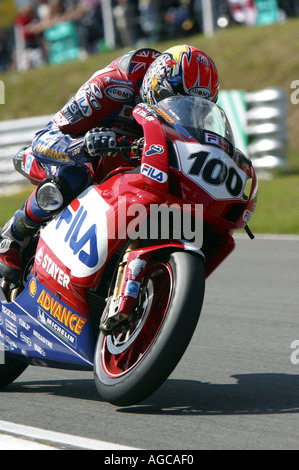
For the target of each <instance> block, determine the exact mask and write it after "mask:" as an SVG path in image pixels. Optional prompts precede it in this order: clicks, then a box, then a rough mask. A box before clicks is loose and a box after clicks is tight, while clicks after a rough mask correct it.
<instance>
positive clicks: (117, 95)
mask: <svg viewBox="0 0 299 470" xmlns="http://www.w3.org/2000/svg"><path fill="white" fill-rule="evenodd" d="M105 94H106V95H107V96H108V98H111V99H112V100H115V101H130V100H132V99H133V98H134V96H135V92H134V90H133V89H132V88H130V87H128V86H125V85H109V86H108V87H107V88H106V89H105Z"/></svg>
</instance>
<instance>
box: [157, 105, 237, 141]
mask: <svg viewBox="0 0 299 470" xmlns="http://www.w3.org/2000/svg"><path fill="white" fill-rule="evenodd" d="M158 107H160V108H162V109H163V110H165V111H166V112H167V113H168V114H169V115H170V116H171V117H172V118H173V119H174V120H175V121H176V123H177V124H179V125H180V126H182V127H183V128H184V129H185V130H186V131H187V132H188V133H189V134H190V135H191V136H192V137H193V138H194V139H196V140H199V139H200V133H199V130H202V129H204V130H207V131H211V132H215V133H216V134H219V135H220V136H221V137H225V138H226V139H228V140H229V141H230V142H231V144H232V145H233V146H234V145H235V143H234V137H233V133H232V130H231V127H230V124H229V121H228V119H227V116H226V114H225V112H224V111H223V110H222V109H221V108H219V106H217V105H216V104H215V103H212V101H208V100H205V99H203V98H200V97H193V96H172V97H169V98H166V99H164V100H163V101H160V102H159V104H158Z"/></svg>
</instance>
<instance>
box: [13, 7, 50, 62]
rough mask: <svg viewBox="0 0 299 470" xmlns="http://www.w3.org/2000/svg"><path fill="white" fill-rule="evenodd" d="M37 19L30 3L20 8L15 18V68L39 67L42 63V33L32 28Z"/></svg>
mask: <svg viewBox="0 0 299 470" xmlns="http://www.w3.org/2000/svg"><path fill="white" fill-rule="evenodd" d="M38 21H39V20H38V16H37V14H36V12H35V9H34V6H33V5H32V4H30V3H28V4H26V5H25V6H24V7H23V8H21V9H20V11H19V14H18V15H17V17H16V19H15V22H14V27H15V42H16V49H15V62H16V67H17V70H27V69H28V68H30V67H40V66H41V65H43V63H44V59H43V50H42V35H41V34H40V32H38V31H35V30H34V28H35V25H36V23H37V22H38Z"/></svg>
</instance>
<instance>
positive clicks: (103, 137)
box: [83, 127, 117, 157]
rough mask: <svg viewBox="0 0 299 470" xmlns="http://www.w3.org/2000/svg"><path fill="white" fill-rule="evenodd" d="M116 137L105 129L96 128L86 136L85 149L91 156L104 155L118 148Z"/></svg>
mask: <svg viewBox="0 0 299 470" xmlns="http://www.w3.org/2000/svg"><path fill="white" fill-rule="evenodd" d="M116 143H117V139H116V135H115V133H114V132H113V131H111V130H110V129H106V128H105V127H95V128H94V129H91V130H90V131H88V132H87V133H86V134H85V137H84V142H83V148H84V150H85V151H86V152H87V153H88V154H89V155H90V156H91V157H96V156H98V155H102V154H103V153H104V152H105V151H107V152H109V150H110V149H113V147H115V146H116Z"/></svg>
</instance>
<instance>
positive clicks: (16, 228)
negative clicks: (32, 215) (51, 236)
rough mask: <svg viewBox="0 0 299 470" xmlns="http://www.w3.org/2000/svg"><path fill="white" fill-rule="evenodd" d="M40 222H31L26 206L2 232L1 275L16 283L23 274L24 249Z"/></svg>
mask: <svg viewBox="0 0 299 470" xmlns="http://www.w3.org/2000/svg"><path fill="white" fill-rule="evenodd" d="M39 227H40V224H37V223H35V222H31V221H30V219H29V218H28V217H27V216H26V214H25V209H24V206H23V207H22V208H21V209H19V210H18V211H17V212H16V213H15V214H14V216H13V217H12V218H11V219H10V220H9V221H8V222H7V223H6V224H5V226H4V227H3V229H2V230H1V232H0V277H4V278H5V279H6V280H7V281H9V282H11V283H14V284H16V283H17V282H18V281H19V280H20V278H21V275H22V269H23V265H22V251H23V250H24V249H25V248H26V247H27V246H28V244H29V242H30V240H31V238H32V236H33V235H34V234H35V233H36V231H37V230H38V229H39Z"/></svg>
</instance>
